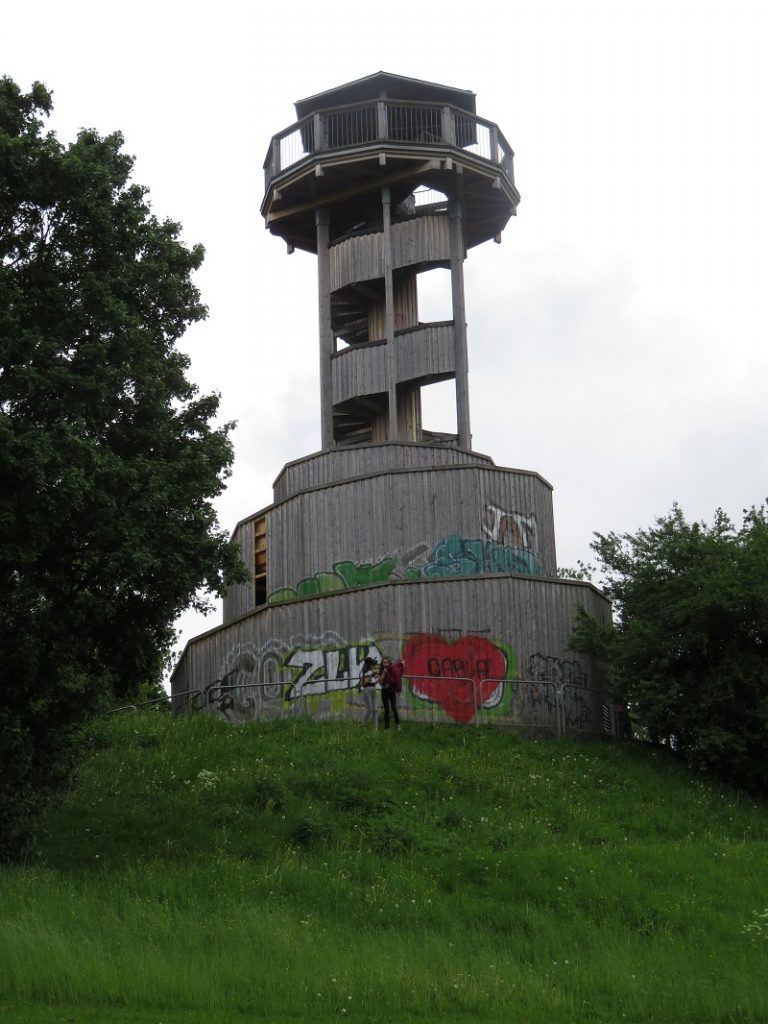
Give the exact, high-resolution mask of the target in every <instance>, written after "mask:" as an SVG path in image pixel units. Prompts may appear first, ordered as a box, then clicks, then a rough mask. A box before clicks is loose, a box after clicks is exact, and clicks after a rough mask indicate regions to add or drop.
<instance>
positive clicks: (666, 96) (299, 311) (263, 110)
mask: <svg viewBox="0 0 768 1024" xmlns="http://www.w3.org/2000/svg"><path fill="white" fill-rule="evenodd" d="M767 41H768V3H766V2H765V0H728V2H727V3H724V2H722V0H717V2H713V0H524V2H520V0H504V2H500V0H490V2H486V3H484V4H480V5H477V7H475V8H473V7H472V5H468V4H466V3H462V4H457V3H450V2H449V3H445V4H442V5H441V4H423V5H420V6H419V5H415V4H412V3H404V2H402V0H394V2H391V3H389V4H387V5H382V7H381V9H380V10H377V9H376V8H375V7H374V6H373V5H372V4H368V5H363V4H360V3H351V2H349V0H343V2H335V3H326V4H317V3H315V4H307V3H306V2H305V0H299V2H298V3H297V4H292V5H286V4H263V5H261V4H259V5H256V4H255V3H235V2H233V0H219V2H218V3H207V4H203V3H199V2H197V0H187V2H183V3H182V2H179V0H155V2H153V3H148V2H146V0H135V2H133V3H132V4H131V5H122V4H121V5H116V4H109V3H105V2H103V0H100V2H94V3H91V2H87V0H68V2H67V3H63V2H61V0H38V2H37V3H35V4H29V5H21V4H10V3H6V4H5V5H4V9H3V12H2V18H1V19H0V74H8V75H10V76H11V77H12V78H14V79H15V80H16V82H17V83H18V84H19V85H20V86H21V87H22V88H24V89H25V90H27V89H29V87H30V85H31V83H32V82H33V81H34V80H35V79H38V80H41V81H43V82H44V83H45V84H46V85H47V86H48V87H49V88H51V89H52V90H53V92H54V102H55V110H54V116H53V118H52V119H51V126H52V127H53V128H54V130H55V131H56V132H57V134H58V135H59V137H60V138H61V139H62V140H64V141H67V140H70V139H72V138H73V137H74V134H75V132H76V130H77V129H78V128H79V127H93V128H96V129H97V130H98V131H100V132H102V133H107V132H110V131H113V130H116V129H119V130H121V131H122V132H123V133H124V135H125V139H126V146H125V148H126V151H127V152H129V153H132V154H134V155H135V156H136V166H135V172H134V179H135V180H136V181H138V182H139V183H141V184H143V185H146V186H147V187H148V188H149V190H150V198H151V201H152V204H153V207H154V209H155V212H156V213H157V214H158V215H160V216H170V217H171V218H173V219H174V220H178V221H180V222H181V223H182V225H183V229H184V230H183V236H184V239H185V241H187V242H188V243H190V244H191V243H194V242H198V241H199V242H202V243H203V244H204V245H205V247H206V250H207V257H206V261H205V264H204V267H203V269H202V271H201V272H200V274H199V276H198V284H199V286H200V288H201V290H202V293H203V299H204V301H206V302H207V304H208V305H209V307H210V316H209V319H208V320H207V322H206V323H205V324H203V325H197V326H195V327H194V328H193V329H192V330H190V331H189V332H188V334H187V336H186V338H185V340H184V348H185V350H186V351H187V352H188V354H189V355H190V357H191V359H192V366H191V370H190V376H191V378H192V379H193V380H194V381H195V382H196V383H198V384H199V386H200V388H201V390H202V391H203V392H208V391H211V390H217V391H220V392H221V395H222V403H221V411H222V419H226V420H229V419H236V420H238V423H239V425H238V428H237V431H236V433H235V436H234V437H235V448H236V461H235V465H234V472H233V476H232V478H231V480H230V482H229V487H228V489H227V491H226V493H225V495H224V496H223V497H222V498H221V500H220V501H219V503H218V509H219V517H220V522H221V525H222V527H224V528H226V529H227V530H229V529H231V528H232V527H233V526H234V525H235V523H236V522H237V521H238V520H239V519H241V518H243V517H245V516H246V515H249V514H250V513H252V512H254V511H256V510H258V509H260V508H262V507H263V506H265V505H268V504H269V503H270V502H271V500H272V490H271V487H272V482H273V480H274V479H275V477H276V476H277V474H278V472H279V471H280V469H281V468H282V466H283V464H284V463H285V462H287V461H289V460H292V459H295V458H299V457H301V456H303V455H306V454H309V453H311V452H313V451H316V450H317V449H318V448H319V447H320V428H319V397H318V355H317V352H318V343H317V303H316V276H315V260H314V257H311V256H309V255H307V254H305V253H300V252H297V253H295V254H294V255H293V256H291V257H290V258H289V257H288V256H287V255H286V252H285V246H284V244H283V243H282V242H281V241H280V240H279V239H277V238H275V237H273V236H271V235H270V234H269V233H268V232H267V231H266V230H265V229H264V226H263V222H262V220H261V217H260V214H259V205H260V202H261V199H262V196H263V172H262V165H263V160H264V156H265V153H266V151H267V147H268V144H269V141H270V138H271V136H272V135H273V134H274V133H276V132H278V131H280V130H281V129H283V128H285V127H288V126H289V125H290V124H291V123H293V121H294V120H295V114H294V109H293V102H294V101H295V100H297V99H300V98H303V97H305V96H309V95H313V94H314V93H317V92H321V91H323V90H325V89H328V88H331V87H333V86H335V85H339V84H341V83H343V82H347V81H351V80H353V79H356V78H360V77H363V76H365V75H369V74H372V73H374V72H376V71H380V70H383V71H389V72H392V73H394V74H399V75H406V76H409V77H413V78H424V79H428V80H431V81H435V82H439V83H442V84H446V85H452V86H456V87H458V88H462V89H471V90H472V91H473V92H475V93H476V94H477V111H478V114H479V115H480V116H482V117H485V118H487V119H489V120H492V121H496V122H497V123H498V124H499V126H500V128H501V130H502V131H503V132H504V134H505V135H506V137H507V139H508V140H509V142H510V143H511V145H512V147H513V148H514V150H515V153H516V160H515V173H516V180H517V184H518V187H519V189H520V192H521V194H522V197H523V199H522V203H521V205H520V208H519V215H518V217H517V218H516V219H513V220H512V221H511V222H510V224H509V225H508V227H507V229H506V231H505V232H504V236H503V244H502V245H501V246H495V245H493V244H492V243H488V244H486V245H484V246H482V247H480V248H478V249H474V250H472V251H471V252H470V254H469V259H468V261H467V263H466V265H465V272H466V288H467V314H468V321H469V356H470V395H471V413H472V430H473V441H474V448H475V449H476V450H478V451H480V452H483V453H485V454H488V455H490V456H491V457H492V458H493V459H494V460H495V462H496V463H497V464H498V465H501V466H512V467H515V468H521V469H533V470H537V471H538V472H539V473H541V474H542V475H543V476H544V477H545V478H546V479H548V480H549V481H550V482H551V483H552V484H553V485H554V488H555V495H554V497H555V516H556V526H557V542H558V561H559V563H560V564H561V565H570V566H572V565H575V563H576V561H577V559H583V560H590V558H591V552H590V550H589V543H590V540H591V539H592V532H593V531H600V532H608V531H610V530H616V531H625V530H628V531H634V530H636V529H637V528H639V527H643V526H647V525H649V524H650V523H651V522H652V521H653V519H654V518H655V517H656V516H658V515H662V514H664V513H666V512H667V511H668V510H669V508H670V507H671V505H672V502H673V501H675V500H677V501H678V502H679V503H680V504H681V505H682V507H683V510H684V511H685V512H686V514H687V515H688V517H689V518H692V519H700V518H704V519H706V520H707V521H711V518H712V513H713V511H714V509H715V508H716V507H718V506H722V507H723V508H725V510H726V511H727V512H729V513H730V514H731V515H732V516H734V517H735V518H737V519H739V518H740V515H741V510H742V508H744V507H745V506H749V505H752V504H759V503H760V502H762V501H763V500H764V499H765V497H766V495H767V494H768V473H767V472H766V470H767V469H768V446H767V445H766V442H765V437H766V434H768V429H767V428H768V404H767V403H766V377H767V376H768V374H767V371H768V354H767V351H766V319H767V318H766V296H767V295H768V288H767V287H766V285H767V282H768V255H767V253H768V200H767V199H766V191H767V187H768V72H767V71H766V66H768V61H766V58H765V49H766V42H767ZM422 316H423V314H422ZM423 318H424V319H426V318H427V317H425V316H423ZM428 425H429V426H432V427H436V428H438V429H440V428H443V429H450V428H451V425H452V424H451V423H450V422H446V417H445V415H442V416H441V415H440V406H439V403H438V405H437V407H436V410H435V412H434V414H433V415H432V417H431V419H429V418H428ZM377 554H378V552H372V555H377ZM218 621H220V620H219V618H217V617H216V616H209V617H208V618H207V619H205V620H202V619H201V618H200V617H198V616H193V615H187V616H185V617H184V618H183V619H182V622H181V623H180V625H181V628H182V637H181V639H182V642H184V641H186V640H187V639H189V638H190V637H191V636H193V635H195V634H196V633H198V632H200V631H201V630H202V629H203V628H210V627H212V626H214V625H216V624H217V622H218Z"/></svg>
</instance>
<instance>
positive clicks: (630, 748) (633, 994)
mask: <svg viewBox="0 0 768 1024" xmlns="http://www.w3.org/2000/svg"><path fill="white" fill-rule="evenodd" d="M767 839H768V815H766V808H765V805H763V804H756V803H755V802H754V801H753V800H751V799H749V798H748V797H746V796H744V795H743V794H741V793H739V792H737V791H734V790H729V789H725V788H721V787H718V786H715V785H713V784H711V783H710V782H708V781H707V780H705V779H703V778H701V777H700V776H698V775H695V774H692V773H690V772H688V771H686V770H685V769H684V768H682V767H681V766H680V765H679V764H677V763H676V762H675V761H674V759H672V758H671V757H669V756H668V755H665V754H664V753H663V752H659V751H654V750H651V749H650V748H647V747H645V746H643V745H640V744H632V743H624V744H610V743H595V744H571V743H566V742H530V741H527V742H526V741H521V740H518V739H516V738H515V737H514V736H512V735H510V734H507V733H502V732H499V731H497V730H494V729H491V728H472V727H467V728H463V729H462V728H452V727H445V726H443V727H440V726H433V727H429V726H416V725H412V726H405V727H404V728H403V729H402V730H401V731H400V732H395V731H390V732H388V733H387V732H384V731H379V732H378V733H374V732H370V731H365V730H363V729H362V728H361V727H360V726H358V725H355V724H351V723H344V724H326V723H317V722H311V721H296V722H275V723H272V724H264V725H254V726H249V727H241V728H233V727H231V726H227V725H224V724H222V723H220V722H217V721H215V720H213V719H211V718H208V717H204V716H195V717H190V718H185V719H173V718H170V717H169V716H166V715H163V714H146V715H142V716H125V717H122V718H116V719H111V720H109V721H106V722H103V723H100V724H99V726H98V727H97V730H96V732H95V734H94V746H93V753H92V756H91V757H90V759H89V760H88V762H87V763H86V764H85V765H84V766H83V768H82V770H81V772H80V775H79V778H78V780H77V785H76V786H75V788H74V789H73V790H72V791H71V792H70V793H69V794H68V796H67V797H66V799H65V800H63V801H62V802H61V803H60V805H59V806H58V807H56V808H55V809H54V810H53V811H52V813H51V814H50V815H49V818H48V820H47V827H46V834H45V836H44V838H43V840H42V842H41V845H40V848H39V850H38V851H37V854H36V856H35V857H34V858H31V860H30V863H29V864H28V865H26V866H25V867H22V868H17V869H12V870H5V871H4V872H2V874H0V1020H1V1021H2V1022H3V1024H17V1022H18V1024H22V1022H23V1024H54V1022H55V1024H60V1022H61V1024H63V1022H67V1024H68V1022H70V1021H71V1022H76V1024H88V1022H99V1024H100V1022H102V1021H103V1022H110V1024H111V1022H116V1024H182V1022H183V1024H230V1022H231V1024H237V1022H245V1021H275V1022H288V1021H291V1022H294V1021H310V1020H311V1021H342V1020H343V1021H354V1022H359V1024H362V1022H371V1024H373V1022H382V1024H383V1022H392V1021H396V1022H422V1021H423V1022H426V1021H437V1020H439V1021H444V1022H449V1024H450V1022H459V1021H462V1022H464V1021H469V1022H478V1024H480V1022H483V1024H485V1022H497V1021H498V1022H502V1021H504V1022H520V1024H560V1022H562V1024H566V1022H568V1024H573V1022H584V1024H587V1022H589V1024H602V1022H605V1024H608V1022H610V1024H617V1022H624V1021H627V1022H640V1021H642V1022H646V1021H647V1022H664V1024H669V1022H675V1024H685V1022H690V1024H709V1022H713V1024H714V1022H722V1024H726V1022H728V1024H731V1022H739V1024H752V1022H758V1021H768V986H766V984H765V962H766V954H767V953H768V926H766V928H761V927H760V926H759V923H760V921H761V919H760V918H756V917H755V914H756V913H762V912H763V911H764V910H765V908H766V907H768V893H767V892H766V879H768V872H767V871H766V869H767V868H768V846H767V845H766V840H767ZM755 922H758V925H757V926H754V927H752V928H750V927H749V926H750V925H755Z"/></svg>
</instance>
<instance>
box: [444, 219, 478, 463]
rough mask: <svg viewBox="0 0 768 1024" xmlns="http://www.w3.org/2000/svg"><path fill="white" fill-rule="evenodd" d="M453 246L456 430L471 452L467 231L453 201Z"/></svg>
mask: <svg viewBox="0 0 768 1024" xmlns="http://www.w3.org/2000/svg"><path fill="white" fill-rule="evenodd" d="M448 215H449V217H450V244H451V303H452V306H453V343H454V366H455V371H456V426H457V431H458V435H459V438H458V439H459V447H460V448H465V449H467V451H470V450H471V449H472V431H471V430H470V426H469V360H468V356H467V311H466V307H465V304H464V227H463V223H462V204H461V201H460V200H459V199H452V200H451V202H450V204H449V206H448Z"/></svg>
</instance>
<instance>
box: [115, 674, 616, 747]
mask: <svg viewBox="0 0 768 1024" xmlns="http://www.w3.org/2000/svg"><path fill="white" fill-rule="evenodd" d="M231 675H232V673H231V672H229V673H227V674H226V675H225V676H224V677H222V679H221V680H218V679H217V680H214V681H213V682H212V683H210V684H209V685H208V686H207V687H205V688H204V689H200V688H194V689H190V690H184V691H181V692H179V693H175V694H172V695H171V701H172V702H173V703H174V705H175V706H176V707H177V708H178V704H176V701H177V699H178V698H180V697H189V698H190V699H189V700H187V701H186V702H185V705H186V707H189V708H192V709H196V710H203V709H204V708H206V707H207V706H209V705H213V704H216V703H218V702H219V701H220V700H221V699H222V697H223V696H224V695H225V694H227V693H229V692H231V691H238V692H242V691H243V690H259V689H261V690H262V691H266V690H269V691H271V692H270V694H269V696H267V697H266V698H265V699H266V701H267V702H269V703H272V702H278V703H281V704H282V703H291V701H287V700H286V693H287V691H288V690H290V689H291V688H292V687H293V686H294V685H295V683H294V681H293V680H273V681H271V682H255V683H245V682H239V683H227V682H225V681H224V680H225V679H228V678H229V677H231ZM344 678H345V679H349V682H350V684H351V685H350V686H347V687H343V688H341V691H340V690H339V689H338V688H337V687H336V685H334V684H336V683H338V680H337V679H336V678H334V679H329V678H328V677H321V678H318V679H313V680H312V681H311V682H312V685H313V687H315V686H317V685H318V684H323V689H322V691H321V692H320V693H318V692H314V693H311V694H307V695H304V694H303V693H301V692H299V693H298V694H297V695H296V696H295V697H294V698H293V700H297V701H298V700H304V699H306V698H307V697H309V698H310V699H311V698H312V697H317V696H323V695H327V694H329V693H338V692H343V691H344V690H346V691H347V692H350V693H351V692H354V690H355V688H356V687H355V682H354V681H353V680H352V679H351V677H344ZM403 679H404V680H407V681H408V682H409V683H410V682H411V681H413V680H420V681H429V682H431V683H434V682H439V681H444V682H446V683H452V684H455V683H457V682H458V683H465V684H468V685H470V686H472V687H473V693H472V696H471V698H470V699H464V700H461V699H459V698H456V699H457V703H459V704H472V705H473V706H474V708H475V710H476V711H477V712H482V711H483V710H485V709H484V708H483V702H482V700H480V699H479V698H480V697H481V691H480V687H482V686H483V685H484V684H488V683H491V684H496V685H499V684H501V683H504V684H505V685H509V686H513V687H515V689H517V688H518V687H519V686H531V685H537V686H544V687H548V688H549V687H551V688H552V689H551V691H550V693H551V694H552V697H553V698H554V700H553V701H551V704H552V706H549V705H550V701H549V700H548V701H547V704H548V710H549V713H550V714H552V712H553V711H554V718H555V723H556V731H557V735H558V736H564V735H565V734H566V732H567V731H568V729H569V728H573V726H569V725H568V721H567V713H566V707H565V704H564V698H565V696H566V691H568V690H569V689H573V690H577V691H580V692H583V693H593V694H598V695H603V696H604V695H605V694H606V692H607V691H606V690H604V689H603V688H600V687H592V686H586V685H584V684H582V683H575V682H554V681H553V680H551V679H527V678H517V679H508V678H497V677H488V678H484V679H475V678H473V677H469V676H426V675H416V674H412V673H408V674H406V675H405V676H404V677H403ZM329 684H330V685H329ZM212 694H215V697H213V696H211V695H212ZM413 696H415V697H417V699H419V695H418V694H413ZM161 699H162V698H161ZM424 700H425V704H426V703H427V702H428V698H424ZM145 703H152V702H145ZM272 706H274V704H273V705H272ZM115 710H116V711H117V710H124V709H119V708H118V709H115ZM230 710H231V709H230ZM472 721H473V722H474V724H476V725H479V724H481V722H482V721H483V719H482V718H479V717H477V716H476V715H474V714H473V718H472ZM527 727H528V728H542V729H551V728H552V724H551V723H545V724H539V723H527Z"/></svg>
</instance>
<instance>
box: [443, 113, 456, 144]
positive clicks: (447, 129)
mask: <svg viewBox="0 0 768 1024" xmlns="http://www.w3.org/2000/svg"><path fill="white" fill-rule="evenodd" d="M440 119H441V129H442V135H443V143H444V144H445V145H446V146H455V145H456V127H455V123H454V120H453V111H452V110H451V108H450V107H443V108H442V109H441V111H440Z"/></svg>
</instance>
